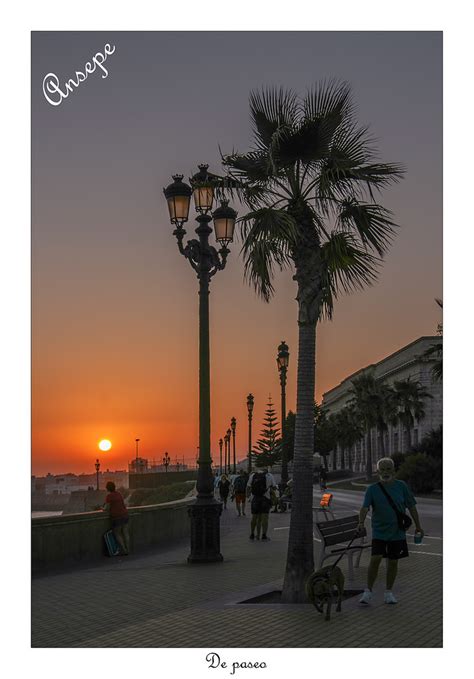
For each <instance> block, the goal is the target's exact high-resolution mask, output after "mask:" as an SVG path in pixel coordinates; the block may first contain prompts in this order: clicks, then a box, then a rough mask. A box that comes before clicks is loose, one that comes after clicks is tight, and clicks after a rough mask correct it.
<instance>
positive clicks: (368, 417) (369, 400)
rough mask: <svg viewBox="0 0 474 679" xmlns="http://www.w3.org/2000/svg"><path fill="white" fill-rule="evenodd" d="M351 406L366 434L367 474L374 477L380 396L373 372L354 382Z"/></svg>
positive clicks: (360, 376) (363, 374)
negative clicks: (374, 444) (373, 457)
mask: <svg viewBox="0 0 474 679" xmlns="http://www.w3.org/2000/svg"><path fill="white" fill-rule="evenodd" d="M350 394H351V399H350V401H349V403H350V405H351V406H352V407H353V408H354V411H355V413H356V417H357V418H358V419H359V421H360V423H361V426H362V429H363V431H364V433H365V437H366V438H365V441H366V457H365V473H366V477H367V479H370V478H371V477H372V429H373V428H374V427H376V426H377V424H378V423H379V413H378V411H379V404H380V395H379V389H378V385H377V381H376V379H375V377H374V375H373V373H372V372H367V373H362V374H361V375H359V377H356V378H355V379H353V380H352V387H351V390H350Z"/></svg>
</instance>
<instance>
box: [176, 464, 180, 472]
mask: <svg viewBox="0 0 474 679" xmlns="http://www.w3.org/2000/svg"><path fill="white" fill-rule="evenodd" d="M179 467H180V463H179V462H176V470H177V471H178V472H179Z"/></svg>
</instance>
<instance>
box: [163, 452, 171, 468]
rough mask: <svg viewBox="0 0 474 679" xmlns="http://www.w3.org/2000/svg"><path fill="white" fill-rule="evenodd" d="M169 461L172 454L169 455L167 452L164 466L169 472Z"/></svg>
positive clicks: (164, 457)
mask: <svg viewBox="0 0 474 679" xmlns="http://www.w3.org/2000/svg"><path fill="white" fill-rule="evenodd" d="M169 463H170V456H169V455H168V453H165V454H164V456H163V466H164V468H165V472H168V466H169Z"/></svg>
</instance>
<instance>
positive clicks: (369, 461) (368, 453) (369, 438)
mask: <svg viewBox="0 0 474 679" xmlns="http://www.w3.org/2000/svg"><path fill="white" fill-rule="evenodd" d="M371 434H372V430H371V428H370V427H369V430H368V432H367V439H366V441H367V450H366V459H365V476H366V478H367V480H369V479H370V478H371V477H372V435H371Z"/></svg>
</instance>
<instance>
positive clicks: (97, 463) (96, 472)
mask: <svg viewBox="0 0 474 679" xmlns="http://www.w3.org/2000/svg"><path fill="white" fill-rule="evenodd" d="M99 469H100V462H99V460H98V459H97V460H96V461H95V475H96V482H97V483H96V485H97V490H99Z"/></svg>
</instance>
